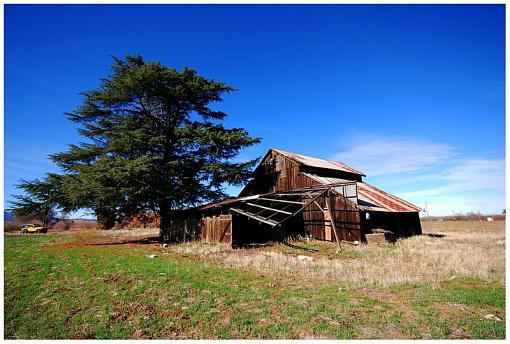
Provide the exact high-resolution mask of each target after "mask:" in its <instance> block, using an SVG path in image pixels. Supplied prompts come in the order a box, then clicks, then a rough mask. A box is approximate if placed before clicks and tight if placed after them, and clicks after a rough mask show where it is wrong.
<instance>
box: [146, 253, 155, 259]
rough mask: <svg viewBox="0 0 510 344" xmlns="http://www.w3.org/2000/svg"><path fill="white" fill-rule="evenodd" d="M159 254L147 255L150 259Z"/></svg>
mask: <svg viewBox="0 0 510 344" xmlns="http://www.w3.org/2000/svg"><path fill="white" fill-rule="evenodd" d="M156 257H157V256H156V255H155V254H150V255H148V256H147V258H150V259H153V258H156Z"/></svg>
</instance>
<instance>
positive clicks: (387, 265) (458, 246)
mask: <svg viewBox="0 0 510 344" xmlns="http://www.w3.org/2000/svg"><path fill="white" fill-rule="evenodd" d="M504 227H505V224H504V222H502V221H498V222H478V221H463V222H428V223H424V233H425V234H431V233H434V234H438V233H441V234H444V235H445V236H444V237H442V238H438V237H431V236H428V235H422V236H415V237H412V238H408V239H403V240H399V241H398V242H397V243H396V244H386V245H379V246H376V245H360V246H350V245H344V246H342V248H341V249H340V250H339V251H338V252H336V250H335V247H334V244H332V243H317V242H316V243H312V244H311V245H309V246H311V247H315V248H318V249H319V251H318V252H314V253H309V252H305V251H300V250H296V249H290V248H288V247H287V246H284V245H275V246H272V247H270V248H268V247H265V248H257V249H249V250H233V249H231V248H229V246H227V245H207V244H200V243H187V244H182V245H177V246H173V247H171V248H170V250H172V251H174V252H176V253H181V254H189V255H195V256H200V257H203V258H205V259H208V260H211V262H212V263H214V264H219V265H222V266H227V267H232V268H236V269H247V270H250V271H254V270H255V271H258V272H260V273H262V274H271V275H274V276H281V275H282V274H283V275H286V277H292V278H296V279H299V280H301V281H310V282H313V281H315V282H316V281H327V282H333V283H338V284H339V285H342V286H344V287H349V288H358V287H366V286H383V287H387V286H391V285H394V284H400V283H429V284H431V285H432V286H434V285H438V284H439V283H440V282H442V281H447V280H452V279H456V278H461V277H467V278H481V279H484V280H487V281H492V282H500V283H504V273H505V231H504ZM297 245H299V246H305V245H304V244H297ZM298 255H306V256H310V257H313V260H311V261H306V260H300V259H299V258H298Z"/></svg>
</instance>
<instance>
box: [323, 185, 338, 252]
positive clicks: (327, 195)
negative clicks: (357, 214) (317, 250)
mask: <svg viewBox="0 0 510 344" xmlns="http://www.w3.org/2000/svg"><path fill="white" fill-rule="evenodd" d="M328 191H329V190H328ZM326 206H327V207H328V212H329V218H330V221H331V228H332V229H333V233H334V234H335V239H336V246H337V248H338V249H340V241H339V240H338V235H337V234H336V226H335V217H334V216H333V213H332V212H331V202H330V201H329V192H327V193H326Z"/></svg>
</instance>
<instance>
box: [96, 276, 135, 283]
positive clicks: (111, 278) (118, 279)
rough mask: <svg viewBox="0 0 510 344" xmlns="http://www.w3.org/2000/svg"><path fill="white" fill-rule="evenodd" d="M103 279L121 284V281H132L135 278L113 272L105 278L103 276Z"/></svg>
mask: <svg viewBox="0 0 510 344" xmlns="http://www.w3.org/2000/svg"><path fill="white" fill-rule="evenodd" d="M103 281H105V282H106V283H114V284H120V283H127V282H132V281H133V278H132V277H131V276H124V275H119V274H111V275H107V276H106V277H105V278H103Z"/></svg>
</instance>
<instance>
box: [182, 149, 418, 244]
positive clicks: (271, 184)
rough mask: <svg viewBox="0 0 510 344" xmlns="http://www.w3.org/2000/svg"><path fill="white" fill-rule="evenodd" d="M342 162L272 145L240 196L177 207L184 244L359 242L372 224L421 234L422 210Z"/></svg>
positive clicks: (406, 233)
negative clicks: (305, 238)
mask: <svg viewBox="0 0 510 344" xmlns="http://www.w3.org/2000/svg"><path fill="white" fill-rule="evenodd" d="M363 177H365V175H364V174H363V173H362V172H360V171H358V170H356V169H354V168H352V167H349V166H347V165H345V164H343V163H340V162H336V161H328V160H324V159H318V158H313V157H309V156H304V155H301V154H295V153H290V152H286V151H282V150H279V149H270V150H269V151H268V153H267V154H266V155H265V156H264V158H263V159H262V161H261V163H260V164H259V166H258V167H257V168H256V169H255V171H254V177H253V179H252V180H251V181H250V182H249V183H248V184H247V185H246V187H245V188H244V189H243V190H242V191H241V193H240V194H239V197H236V198H231V199H227V200H225V201H222V202H217V203H211V204H207V205H204V206H201V207H198V208H195V209H189V210H185V211H183V212H181V213H180V214H179V217H178V218H177V219H176V220H175V221H174V229H173V230H174V231H175V233H179V236H181V235H182V240H183V241H189V240H198V239H200V240H201V241H203V242H206V243H213V242H222V243H231V244H233V245H243V244H246V243H256V242H266V241H270V240H285V239H287V238H292V237H297V236H310V237H312V238H314V239H318V240H326V241H333V242H335V241H336V242H338V243H340V242H342V241H349V242H364V241H365V240H366V239H365V235H366V234H369V233H372V230H373V229H376V228H379V229H385V230H390V231H392V232H393V233H395V235H396V236H397V237H408V236H411V235H416V234H421V225H420V219H419V211H420V210H421V209H420V208H419V207H417V206H415V205H413V204H411V203H409V202H406V201H404V200H403V199H401V198H399V197H397V196H394V195H391V194H389V193H387V192H384V191H382V190H380V189H378V188H376V187H374V186H372V185H370V184H367V183H365V182H363Z"/></svg>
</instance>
